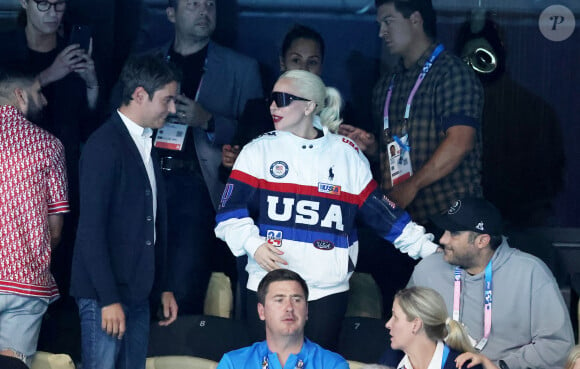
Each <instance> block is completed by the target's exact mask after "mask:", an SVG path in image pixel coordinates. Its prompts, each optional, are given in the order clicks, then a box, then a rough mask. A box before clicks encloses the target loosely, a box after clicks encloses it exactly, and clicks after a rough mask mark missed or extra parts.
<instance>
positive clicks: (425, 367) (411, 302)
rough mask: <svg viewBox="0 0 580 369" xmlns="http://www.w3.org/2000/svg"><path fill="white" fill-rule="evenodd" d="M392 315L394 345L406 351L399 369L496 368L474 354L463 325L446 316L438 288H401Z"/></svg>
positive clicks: (391, 330) (390, 326)
mask: <svg viewBox="0 0 580 369" xmlns="http://www.w3.org/2000/svg"><path fill="white" fill-rule="evenodd" d="M392 314H393V315H392V316H391V319H389V321H388V322H387V324H386V327H387V329H388V330H389V331H390V334H391V348H393V349H397V350H402V351H403V352H405V357H404V358H403V360H401V362H400V363H399V365H398V366H397V368H398V369H440V368H441V369H455V368H473V369H497V367H496V366H495V365H494V364H492V363H491V362H490V361H489V360H487V362H484V361H485V360H486V359H485V357H482V355H478V354H475V353H474V352H475V350H474V348H473V346H472V345H471V343H470V342H469V339H468V336H467V334H466V333H465V331H464V329H463V326H462V325H461V324H460V323H458V322H456V321H455V320H452V319H450V318H449V317H448V316H447V308H446V307H445V302H444V301H443V298H442V297H441V295H439V293H437V291H435V290H433V289H431V288H426V287H410V288H406V289H404V290H401V291H399V292H398V293H397V294H396V295H395V300H394V301H393V310H392ZM462 353H469V355H468V356H464V355H466V354H463V355H462ZM460 358H461V359H460ZM482 359H485V360H482Z"/></svg>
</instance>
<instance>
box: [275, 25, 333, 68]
mask: <svg viewBox="0 0 580 369" xmlns="http://www.w3.org/2000/svg"><path fill="white" fill-rule="evenodd" d="M299 38H304V39H307V40H312V41H314V42H316V43H317V44H318V46H319V47H320V56H321V57H322V60H324V39H323V38H322V36H321V35H320V33H318V32H316V31H315V30H314V29H312V28H310V27H307V26H304V25H302V24H295V25H294V26H293V27H292V28H291V29H290V30H289V31H288V32H287V33H286V36H284V41H282V50H281V56H282V57H284V56H285V55H286V53H287V52H288V49H290V46H292V43H293V42H294V41H296V40H297V39H299Z"/></svg>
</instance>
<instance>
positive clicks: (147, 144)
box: [117, 110, 157, 241]
mask: <svg viewBox="0 0 580 369" xmlns="http://www.w3.org/2000/svg"><path fill="white" fill-rule="evenodd" d="M117 113H119V116H120V117H121V120H122V121H123V123H125V127H127V130H129V134H130V135H131V138H132V139H133V142H135V146H137V150H139V154H141V159H142V160H143V165H145V170H146V171H147V177H149V184H150V185H151V193H152V195H153V196H152V198H153V221H154V222H155V220H156V218H157V182H156V181H155V171H154V169H153V160H151V147H152V140H151V136H152V135H153V130H152V129H151V128H143V127H141V126H140V125H138V124H137V123H135V122H133V121H132V120H131V119H129V118H128V117H127V116H126V115H124V114H123V113H121V112H120V111H119V110H117ZM153 235H154V236H153V237H154V238H153V241H155V239H156V238H157V236H156V231H155V230H154V233H153Z"/></svg>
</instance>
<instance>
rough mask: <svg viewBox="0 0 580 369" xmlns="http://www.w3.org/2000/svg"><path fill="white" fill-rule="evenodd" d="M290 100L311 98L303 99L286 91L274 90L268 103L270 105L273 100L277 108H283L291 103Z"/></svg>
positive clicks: (303, 99)
mask: <svg viewBox="0 0 580 369" xmlns="http://www.w3.org/2000/svg"><path fill="white" fill-rule="evenodd" d="M292 101H311V100H308V99H305V98H303V97H298V96H294V95H291V94H289V93H286V92H278V91H274V92H272V94H271V95H270V105H272V102H275V103H276V106H277V107H279V108H283V107H285V106H288V105H290V104H292Z"/></svg>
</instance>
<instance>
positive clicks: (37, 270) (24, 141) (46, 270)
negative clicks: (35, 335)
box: [0, 106, 69, 299]
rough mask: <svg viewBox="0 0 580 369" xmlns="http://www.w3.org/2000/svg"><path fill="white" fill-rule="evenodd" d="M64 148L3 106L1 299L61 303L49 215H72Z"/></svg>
mask: <svg viewBox="0 0 580 369" xmlns="http://www.w3.org/2000/svg"><path fill="white" fill-rule="evenodd" d="M66 183H67V181H66V167H65V159H64V148H63V146H62V144H61V143H60V141H59V140H58V139H57V138H56V137H54V136H53V135H51V134H50V133H48V132H46V131H45V130H43V129H41V128H39V127H37V126H35V125H34V124H32V123H30V122H29V121H27V120H26V118H25V117H24V116H23V115H22V114H21V113H20V112H19V111H18V110H16V109H15V108H14V107H12V106H0V293H8V294H18V295H25V296H37V297H44V298H50V299H53V298H56V297H57V296H58V288H57V286H56V283H55V281H54V278H53V277H52V275H51V274H50V256H51V247H50V232H49V228H48V215H52V214H59V213H65V212H68V211H69V205H68V197H67V184H66Z"/></svg>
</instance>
